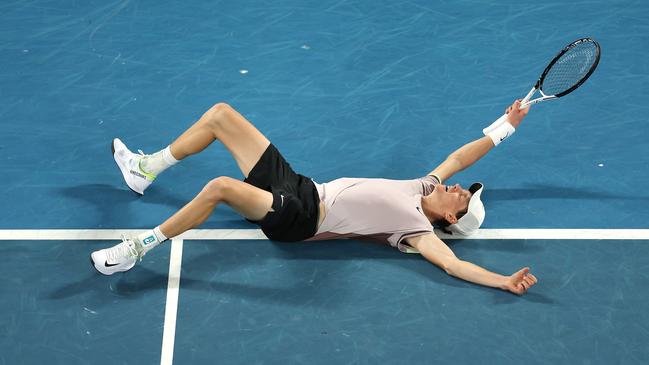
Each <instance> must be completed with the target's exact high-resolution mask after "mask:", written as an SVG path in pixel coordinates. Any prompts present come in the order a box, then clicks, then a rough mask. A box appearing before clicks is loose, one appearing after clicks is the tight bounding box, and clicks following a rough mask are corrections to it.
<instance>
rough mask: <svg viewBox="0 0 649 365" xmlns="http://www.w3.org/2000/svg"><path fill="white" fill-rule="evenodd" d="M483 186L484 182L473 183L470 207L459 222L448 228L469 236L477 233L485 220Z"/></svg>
mask: <svg viewBox="0 0 649 365" xmlns="http://www.w3.org/2000/svg"><path fill="white" fill-rule="evenodd" d="M483 188H484V185H482V183H474V184H473V185H471V187H470V188H469V191H470V192H471V194H473V195H471V199H470V200H469V208H468V209H467V212H466V214H465V215H464V216H462V218H460V219H458V220H457V223H455V224H451V225H450V226H448V227H446V230H448V231H450V232H452V233H457V234H461V235H463V236H468V235H471V234H473V233H475V232H476V231H477V230H478V228H480V225H482V222H484V216H485V211H484V204H482V200H480V195H482V190H483Z"/></svg>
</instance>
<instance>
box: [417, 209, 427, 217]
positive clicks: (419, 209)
mask: <svg viewBox="0 0 649 365" xmlns="http://www.w3.org/2000/svg"><path fill="white" fill-rule="evenodd" d="M417 210H418V211H419V213H421V214H424V212H422V211H421V208H419V207H417ZM424 215H425V214H424Z"/></svg>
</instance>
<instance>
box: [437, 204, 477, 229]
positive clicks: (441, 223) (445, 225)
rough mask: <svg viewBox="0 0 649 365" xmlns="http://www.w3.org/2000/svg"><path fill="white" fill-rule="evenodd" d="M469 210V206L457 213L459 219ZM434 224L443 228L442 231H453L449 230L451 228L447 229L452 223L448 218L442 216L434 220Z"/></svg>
mask: <svg viewBox="0 0 649 365" xmlns="http://www.w3.org/2000/svg"><path fill="white" fill-rule="evenodd" d="M467 212H468V207H467V209H465V210H462V211H461V212H459V213H457V215H456V217H457V219H458V220H459V219H460V218H462V217H464V215H465V214H466V213H467ZM432 224H433V226H434V227H437V228H439V229H441V230H442V231H444V232H446V233H451V232H449V230H448V229H447V228H448V226H450V225H451V223H450V222H449V221H447V220H446V219H444V218H442V219H438V220H436V221H435V222H433V223H432Z"/></svg>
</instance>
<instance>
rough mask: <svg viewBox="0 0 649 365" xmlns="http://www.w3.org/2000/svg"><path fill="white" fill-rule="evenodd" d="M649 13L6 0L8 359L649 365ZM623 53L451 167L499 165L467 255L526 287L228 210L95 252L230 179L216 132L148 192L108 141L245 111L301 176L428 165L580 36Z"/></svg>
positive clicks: (608, 5) (1, 317)
mask: <svg viewBox="0 0 649 365" xmlns="http://www.w3.org/2000/svg"><path fill="white" fill-rule="evenodd" d="M647 19H649V3H647V2H643V1H603V0H596V1H580V2H566V1H558V0H549V1H544V2H540V3H539V2H520V1H498V2H496V1H490V2H488V1H452V2H444V3H442V2H431V1H391V2H387V1H385V2H384V1H275V2H265V3H262V2H235V1H191V2H186V3H182V2H165V1H162V2H156V1H128V0H126V1H121V0H120V1H38V0H36V1H12V0H9V1H5V2H3V3H2V4H0V49H1V52H0V66H1V67H0V127H1V131H2V138H0V202H1V204H2V214H1V215H0V259H1V260H2V263H0V364H42V363H48V364H135V363H139V364H156V363H162V364H171V363H175V364H476V363H484V364H519V363H525V364H647V363H649V290H647V288H648V287H649V224H648V223H647V222H649V209H647V205H648V203H649V191H647V188H646V187H647V185H648V182H649V181H648V180H649V171H648V169H647V166H649V154H648V153H647V140H648V139H649V128H648V127H647V115H648V114H649V104H648V103H647V102H646V100H647V99H648V98H649V63H647V61H646V60H647V56H649V54H648V53H649V51H647V45H649V22H648V21H647ZM580 37H593V38H595V39H596V40H598V41H599V42H600V44H601V47H602V59H601V62H600V65H599V68H598V69H597V71H596V72H595V73H594V74H593V76H592V77H591V78H590V79H589V80H588V81H587V82H586V84H585V85H584V86H582V87H581V88H580V89H579V90H577V91H575V92H574V93H573V94H571V95H568V96H566V97H565V98H564V99H560V100H557V101H552V102H547V103H542V104H540V105H538V106H536V107H533V108H532V110H531V112H530V114H529V116H528V117H527V118H526V119H525V120H524V122H523V124H522V125H521V126H520V128H518V130H517V131H516V134H515V135H514V136H513V137H512V138H510V139H508V140H507V141H506V142H504V143H503V144H502V145H501V146H499V147H498V148H496V149H494V150H493V151H492V152H490V153H489V155H488V156H486V157H485V158H484V159H483V160H481V161H479V162H478V163H476V164H475V165H474V166H472V167H471V168H470V169H467V170H465V171H463V172H462V173H460V174H458V175H456V176H454V177H453V179H452V180H451V182H458V183H460V184H462V185H463V186H468V184H470V183H471V182H473V181H482V182H484V184H485V187H486V190H485V192H484V194H483V200H484V202H485V206H486V209H487V216H486V220H485V223H484V225H483V228H484V229H483V230H481V232H479V233H478V235H476V236H475V237H471V238H469V239H454V240H453V239H448V237H446V236H442V237H443V238H444V239H445V240H446V241H447V242H448V243H449V245H450V246H451V248H452V249H453V250H454V251H455V252H456V254H457V255H458V256H459V257H460V258H462V259H465V260H468V261H471V262H474V263H476V264H479V265H481V266H484V267H485V268H487V269H490V270H492V271H495V272H499V273H503V274H511V273H513V272H515V271H516V270H518V269H520V268H522V267H525V266H529V267H530V268H531V269H532V272H533V273H534V274H535V275H536V276H537V277H538V278H539V284H538V285H536V286H535V287H534V288H532V290H530V292H529V293H528V294H527V295H525V296H522V297H518V296H515V295H512V294H509V293H506V292H504V291H501V290H497V289H490V288H484V287H480V286H476V285H473V284H469V283H465V282H463V281H461V280H458V279H455V278H452V277H449V276H448V275H446V273H444V272H443V271H442V270H440V269H438V268H437V267H435V266H433V265H431V264H430V263H428V262H427V261H425V260H424V259H423V258H422V257H421V256H419V255H408V254H403V253H400V252H399V251H397V250H396V249H394V248H391V247H388V246H384V245H380V244H373V243H368V242H362V241H355V240H348V241H325V242H316V243H298V244H284V243H277V242H271V241H269V240H267V239H265V237H264V236H263V235H262V234H261V232H260V231H258V230H257V227H256V226H254V225H251V224H249V223H247V222H246V221H245V220H243V219H241V218H239V217H238V216H237V215H236V214H235V213H234V212H233V211H232V210H231V209H229V208H227V207H225V206H220V207H218V208H217V209H216V210H215V212H214V214H213V215H211V216H210V218H209V219H208V221H207V222H206V223H205V224H204V225H203V226H201V227H200V228H201V229H200V230H194V231H190V232H187V233H186V234H185V235H183V236H181V237H178V238H177V239H174V240H170V241H168V242H167V243H165V244H163V245H161V246H160V247H158V248H157V249H156V250H154V251H152V252H150V253H149V254H147V255H146V256H145V257H144V259H143V261H142V262H140V263H138V265H137V266H136V267H135V268H134V269H133V270H131V271H129V272H127V273H124V274H117V275H113V276H110V277H107V276H101V275H99V274H98V273H97V272H96V271H95V270H94V269H93V267H92V266H91V265H90V263H89V254H90V253H91V252H92V251H94V250H97V249H99V248H103V247H108V246H111V245H114V244H115V243H117V242H119V239H120V235H121V233H127V234H130V233H134V232H140V231H141V230H143V229H147V228H152V227H155V226H156V225H158V224H160V223H161V222H162V221H163V220H165V219H166V218H167V217H169V216H170V215H171V214H172V213H173V212H175V211H176V210H177V209H179V208H180V207H181V206H183V205H184V204H185V203H186V202H188V201H189V200H190V199H191V198H192V197H193V196H194V195H195V194H196V193H198V192H199V191H200V189H201V188H202V187H203V186H204V185H205V184H206V183H207V182H208V181H210V180H211V179H213V178H215V177H217V176H231V177H235V178H241V173H240V172H239V170H238V168H237V166H236V164H235V162H234V160H233V159H232V158H231V157H230V155H229V154H228V153H227V151H226V150H225V148H224V147H223V146H221V145H219V144H218V143H215V144H214V145H213V146H211V147H210V148H208V149H207V150H205V151H204V152H203V153H201V154H199V155H196V156H192V157H190V158H188V159H186V160H184V161H182V163H180V164H179V165H177V166H174V167H173V168H171V169H169V170H168V171H166V172H164V173H163V174H162V175H161V176H160V177H159V178H158V179H157V180H156V181H155V183H154V184H153V185H152V186H151V188H150V189H149V190H147V191H146V195H144V196H142V197H139V196H136V195H135V194H133V193H132V192H131V191H130V190H128V189H127V188H126V186H125V184H124V183H123V180H122V177H121V174H120V172H119V170H118V169H117V167H116V166H115V163H114V161H113V158H112V156H111V153H110V143H111V140H112V139H113V138H114V137H120V138H121V139H122V140H123V141H124V142H125V143H126V144H127V145H128V146H130V147H132V148H133V149H134V150H136V149H138V148H139V149H142V150H144V151H145V152H155V151H157V150H160V149H162V148H164V147H166V146H167V145H168V144H169V143H170V142H171V141H173V139H174V138H175V137H177V136H178V135H179V134H180V133H182V131H184V130H185V129H186V128H187V127H188V126H189V125H191V123H193V122H194V121H195V120H196V119H197V118H198V117H200V115H201V114H202V113H203V112H204V111H205V110H207V109H208V108H209V107H211V106H212V105H214V104H215V103H217V102H227V103H229V104H230V105H232V106H233V107H235V108H236V109H237V110H239V111H240V112H241V113H242V114H243V115H244V116H245V117H246V118H248V119H249V120H250V121H252V122H253V123H254V124H255V125H256V126H257V127H258V128H259V129H260V130H261V132H262V133H264V134H265V135H266V136H267V137H268V138H269V139H270V140H271V141H272V142H273V143H274V144H275V145H276V146H277V147H278V149H279V150H280V151H281V152H282V153H283V155H284V156H285V157H286V159H287V160H288V161H289V162H290V163H291V165H292V166H293V167H294V168H295V169H296V170H297V171H298V172H300V173H303V174H305V175H307V176H310V177H312V178H313V179H315V180H316V181H318V182H327V181H330V180H332V179H335V178H338V177H344V176H349V177H384V178H393V179H409V178H416V177H420V176H423V175H425V174H426V173H427V172H429V171H430V170H431V169H433V168H434V167H435V166H437V165H438V164H439V163H440V162H442V161H443V160H444V159H445V157H446V156H447V155H448V154H449V153H450V152H452V151H453V150H455V149H456V148H458V147H459V146H461V145H463V144H464V143H467V142H469V141H471V140H473V139H475V138H478V137H480V136H481V130H482V128H483V127H485V126H487V125H488V124H489V123H491V122H492V121H493V120H495V119H496V118H498V117H499V116H500V115H501V114H502V112H503V110H504V109H505V107H506V106H507V105H508V104H510V103H511V102H512V101H513V99H515V98H520V97H523V96H524V95H525V93H526V92H527V91H528V90H529V88H530V87H531V86H532V84H533V82H534V81H535V80H536V78H537V77H538V75H539V73H540V72H541V71H542V69H543V67H544V66H545V65H546V63H547V62H548V61H549V60H550V59H551V58H552V57H553V56H554V54H556V52H557V51H558V50H559V49H561V47H563V46H564V45H566V44H568V43H570V42H571V41H573V40H575V39H577V38H580Z"/></svg>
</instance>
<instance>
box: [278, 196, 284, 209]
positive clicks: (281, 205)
mask: <svg viewBox="0 0 649 365" xmlns="http://www.w3.org/2000/svg"><path fill="white" fill-rule="evenodd" d="M279 196H280V198H282V204H280V207H283V206H284V195H282V194H279Z"/></svg>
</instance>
